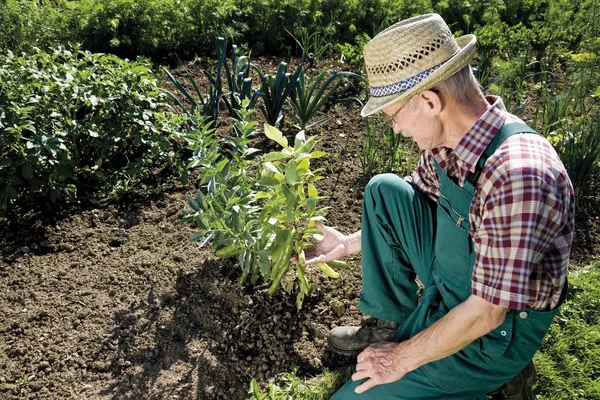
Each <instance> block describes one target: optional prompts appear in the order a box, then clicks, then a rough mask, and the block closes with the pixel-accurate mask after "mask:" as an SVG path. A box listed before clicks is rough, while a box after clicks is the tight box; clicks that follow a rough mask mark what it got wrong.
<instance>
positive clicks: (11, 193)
mask: <svg viewBox="0 0 600 400" xmlns="http://www.w3.org/2000/svg"><path fill="white" fill-rule="evenodd" d="M4 190H5V192H6V197H8V198H9V199H16V198H17V196H18V195H19V194H18V193H17V189H15V188H14V187H12V186H7V187H6V189H4Z"/></svg>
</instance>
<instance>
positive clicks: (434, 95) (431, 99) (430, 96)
mask: <svg viewBox="0 0 600 400" xmlns="http://www.w3.org/2000/svg"><path fill="white" fill-rule="evenodd" d="M419 97H420V100H421V101H422V102H423V103H424V104H425V108H424V110H425V112H426V113H428V114H431V115H432V116H437V115H438V114H439V113H440V112H442V109H443V108H444V101H443V99H442V97H441V96H440V94H439V92H438V91H434V90H425V91H424V92H421V93H420V94H419Z"/></svg>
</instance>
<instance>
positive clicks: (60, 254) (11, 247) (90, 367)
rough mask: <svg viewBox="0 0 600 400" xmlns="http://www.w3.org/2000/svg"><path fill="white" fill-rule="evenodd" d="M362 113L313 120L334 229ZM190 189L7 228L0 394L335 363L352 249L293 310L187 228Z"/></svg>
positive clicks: (226, 387)
mask: <svg viewBox="0 0 600 400" xmlns="http://www.w3.org/2000/svg"><path fill="white" fill-rule="evenodd" d="M359 112H360V108H359V107H358V105H356V104H352V105H349V106H347V107H346V106H342V105H335V106H332V107H330V108H329V110H328V112H327V117H328V119H327V122H326V123H325V124H323V125H321V126H320V127H319V128H318V129H317V130H316V131H317V132H318V133H319V134H320V135H321V139H320V142H319V144H318V148H319V149H321V150H324V151H325V152H327V153H328V154H329V156H328V157H326V158H325V159H324V160H323V165H322V166H323V167H325V171H327V174H328V175H327V178H326V179H325V180H323V181H321V182H319V191H320V193H321V194H323V195H325V196H329V199H328V200H324V201H323V202H322V203H321V205H329V206H330V207H331V208H330V209H329V210H328V224H329V225H332V226H336V227H338V228H339V229H340V230H341V231H342V232H344V233H350V232H353V231H355V230H357V229H359V228H360V212H361V205H362V190H363V188H364V186H365V184H366V183H367V181H368V179H369V177H368V176H365V175H364V173H363V171H362V168H361V165H360V161H359V157H358V155H359V152H360V151H361V146H362V138H363V136H364V121H363V120H362V119H361V118H360V116H359ZM287 131H289V132H292V131H293V130H292V129H288V130H287ZM194 193H195V189H194V188H193V187H192V186H181V185H174V187H173V188H172V189H171V190H169V191H167V192H165V193H162V194H159V195H153V196H151V195H147V194H140V195H138V196H135V195H130V196H128V197H127V198H125V199H123V200H122V201H120V202H119V203H114V204H111V205H108V206H107V207H105V208H102V209H94V210H80V211H77V212H72V213H71V214H70V215H67V216H64V217H62V218H56V219H53V220H51V222H48V221H49V220H48V219H44V220H43V221H42V220H41V219H35V218H29V219H24V220H23V221H22V222H21V224H19V225H13V226H11V228H10V229H9V230H7V231H5V232H3V234H2V238H1V239H0V246H1V248H2V263H3V264H2V265H1V266H0V398H15V399H16V398H31V399H38V398H39V399H141V398H144V399H169V398H173V399H188V398H194V399H207V400H209V399H244V398H247V397H248V396H247V390H248V387H249V383H250V380H251V379H252V378H257V379H258V380H264V379H266V378H269V377H274V376H280V375H281V374H285V373H288V372H290V371H292V370H294V369H295V368H298V372H297V373H298V375H300V376H310V375H313V374H317V373H319V372H321V371H323V369H324V368H336V367H338V366H339V365H340V363H343V362H344V360H340V359H336V358H334V357H333V356H332V355H331V353H330V352H329V351H328V349H327V347H326V335H327V332H328V330H329V329H330V328H332V327H334V326H337V325H340V324H357V323H360V321H361V319H362V318H363V317H364V316H361V314H360V313H359V312H358V310H357V304H358V296H359V292H360V287H361V285H360V265H359V258H357V257H355V258H351V259H350V260H349V261H350V268H349V269H348V270H344V271H342V277H341V279H339V280H330V279H328V278H326V277H324V276H321V275H320V274H316V273H315V279H318V283H319V289H318V290H317V292H316V293H315V294H314V295H313V296H311V297H308V298H307V299H305V301H304V307H303V309H302V310H301V311H297V310H296V305H295V296H294V295H293V294H292V295H287V294H284V293H278V294H276V295H275V296H273V297H271V298H270V297H268V295H267V288H268V287H265V286H258V287H256V288H253V289H252V288H243V287H240V286H239V285H238V284H237V279H238V278H239V275H240V272H241V271H240V270H239V268H238V267H237V266H235V265H234V264H233V261H232V260H222V259H217V258H216V257H215V256H214V255H213V253H212V252H211V251H210V249H207V248H205V249H200V248H199V247H198V244H197V243H191V242H189V241H188V239H189V237H190V236H191V234H192V233H193V229H192V228H190V227H189V226H184V225H179V224H178V222H179V220H180V218H181V211H182V209H183V208H184V207H185V205H186V200H187V197H188V196H190V195H193V194H194ZM597 230H598V223H597V218H595V216H590V215H588V214H585V213H583V214H582V217H581V220H580V221H578V231H577V235H576V249H575V251H574V254H573V260H575V261H576V262H577V264H576V265H573V268H577V267H578V266H579V265H585V264H587V263H588V262H589V260H590V259H591V257H592V256H593V255H594V254H598V242H597V239H596V238H597V235H596V232H597ZM317 276H318V278H317Z"/></svg>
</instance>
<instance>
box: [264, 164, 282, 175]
mask: <svg viewBox="0 0 600 400" xmlns="http://www.w3.org/2000/svg"><path fill="white" fill-rule="evenodd" d="M264 165H265V168H266V169H267V170H269V171H271V172H274V173H276V174H280V173H281V171H280V170H279V168H277V167H276V166H275V164H273V163H272V162H266V163H265V164H264Z"/></svg>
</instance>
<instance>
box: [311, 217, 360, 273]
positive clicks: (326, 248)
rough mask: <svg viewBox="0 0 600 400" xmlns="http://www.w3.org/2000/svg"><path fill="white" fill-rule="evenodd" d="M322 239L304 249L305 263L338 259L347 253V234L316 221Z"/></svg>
mask: <svg viewBox="0 0 600 400" xmlns="http://www.w3.org/2000/svg"><path fill="white" fill-rule="evenodd" d="M316 227H317V229H319V230H320V231H321V232H322V233H323V240H321V241H320V242H319V243H317V244H316V245H314V246H313V247H311V248H309V249H307V250H306V251H305V254H306V265H310V264H317V263H321V262H328V261H333V260H339V259H341V258H344V257H345V256H347V255H348V254H349V252H348V246H347V244H348V236H346V235H344V234H343V233H341V232H338V231H336V230H335V229H333V228H330V227H328V226H325V225H322V224H319V223H317V224H316Z"/></svg>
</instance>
